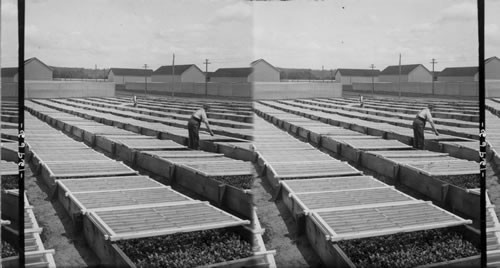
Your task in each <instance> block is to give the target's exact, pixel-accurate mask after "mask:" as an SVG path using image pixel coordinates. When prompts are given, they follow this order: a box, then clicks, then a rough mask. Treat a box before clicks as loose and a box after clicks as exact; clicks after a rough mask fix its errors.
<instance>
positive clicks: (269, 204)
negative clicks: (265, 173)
mask: <svg viewBox="0 0 500 268" xmlns="http://www.w3.org/2000/svg"><path fill="white" fill-rule="evenodd" d="M252 192H253V195H254V203H255V205H256V206H257V215H258V217H259V221H260V224H261V225H262V228H265V229H266V232H265V233H264V235H263V239H264V243H265V245H266V249H268V250H276V255H275V256H274V258H275V261H276V265H277V266H278V267H322V266H321V265H322V264H321V261H320V259H319V257H318V256H317V255H316V253H315V252H314V251H313V249H312V247H311V245H310V244H309V241H308V240H307V237H306V236H305V234H298V229H297V225H296V223H295V221H294V219H293V218H292V215H291V214H290V212H288V209H287V208H286V207H285V205H284V204H283V203H282V202H281V201H279V200H278V201H274V200H273V197H272V195H271V193H270V192H271V186H270V185H269V184H268V183H267V182H265V181H263V180H262V179H261V178H258V179H257V180H255V183H254V186H253V188H252Z"/></svg>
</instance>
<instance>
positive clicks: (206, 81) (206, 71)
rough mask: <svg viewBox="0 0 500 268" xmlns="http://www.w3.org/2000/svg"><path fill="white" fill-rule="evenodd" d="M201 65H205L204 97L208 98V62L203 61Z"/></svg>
mask: <svg viewBox="0 0 500 268" xmlns="http://www.w3.org/2000/svg"><path fill="white" fill-rule="evenodd" d="M203 64H205V96H208V65H209V64H210V62H209V61H208V59H205V62H204V63H203Z"/></svg>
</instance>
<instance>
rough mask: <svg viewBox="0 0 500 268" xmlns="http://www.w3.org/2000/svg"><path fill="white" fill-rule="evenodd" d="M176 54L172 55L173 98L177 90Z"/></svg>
mask: <svg viewBox="0 0 500 268" xmlns="http://www.w3.org/2000/svg"><path fill="white" fill-rule="evenodd" d="M174 78H175V53H173V54H172V97H173V96H175V94H174V90H175V87H174V85H175V80H174Z"/></svg>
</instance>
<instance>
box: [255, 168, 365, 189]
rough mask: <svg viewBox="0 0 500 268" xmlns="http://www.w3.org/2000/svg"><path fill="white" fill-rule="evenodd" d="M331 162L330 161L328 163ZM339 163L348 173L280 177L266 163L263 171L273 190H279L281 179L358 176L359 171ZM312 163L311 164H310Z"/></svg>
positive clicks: (319, 172)
mask: <svg viewBox="0 0 500 268" xmlns="http://www.w3.org/2000/svg"><path fill="white" fill-rule="evenodd" d="M329 162H332V161H329ZM338 162H339V163H343V164H344V165H345V166H346V168H348V167H349V168H350V170H349V171H347V170H345V171H341V172H332V171H326V172H322V171H318V172H310V173H309V174H305V173H304V174H287V175H280V174H278V173H277V172H276V171H275V169H274V168H273V166H272V165H270V164H268V163H266V170H265V173H264V174H265V176H266V177H267V179H268V182H269V183H270V185H271V187H273V188H274V189H275V190H277V189H279V182H280V180H282V179H283V178H287V179H300V178H319V177H335V176H356V175H360V174H361V171H359V170H356V169H355V168H353V167H351V166H350V165H349V164H347V163H346V162H341V161H338ZM311 163H313V162H311Z"/></svg>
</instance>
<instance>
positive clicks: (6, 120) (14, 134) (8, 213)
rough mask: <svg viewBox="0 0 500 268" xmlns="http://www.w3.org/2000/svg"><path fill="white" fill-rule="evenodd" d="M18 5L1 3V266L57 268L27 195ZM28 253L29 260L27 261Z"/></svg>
mask: <svg viewBox="0 0 500 268" xmlns="http://www.w3.org/2000/svg"><path fill="white" fill-rule="evenodd" d="M18 7H19V5H18V2H17V1H16V0H1V1H0V10H1V12H0V33H1V34H0V51H1V52H0V66H1V77H0V81H1V83H0V91H1V94H0V96H1V97H0V98H1V101H0V106H1V124H0V132H1V165H0V174H1V192H0V195H1V198H0V207H1V220H0V223H1V232H0V234H1V240H2V244H1V248H0V250H1V266H2V267H20V266H25V265H28V264H43V266H44V267H54V260H53V258H52V253H53V250H51V249H49V248H46V247H45V246H44V245H43V242H42V232H41V231H42V229H41V228H39V226H38V225H37V221H36V218H35V216H34V214H33V209H32V207H30V206H29V203H28V201H27V199H26V195H25V193H24V191H23V184H22V177H23V174H22V173H23V169H24V167H23V164H22V163H23V158H24V157H23V155H22V151H23V150H22V149H21V147H22V146H21V144H22V143H23V140H22V138H20V135H19V134H20V133H22V132H21V129H22V127H23V126H22V121H23V120H22V117H21V116H20V115H21V113H22V101H20V99H21V100H22V95H20V94H19V87H20V84H19V81H22V74H20V72H19V68H18V66H19V65H20V62H22V60H20V59H21V57H20V55H21V54H20V53H21V49H20V48H22V42H21V41H20V37H22V33H20V31H21V30H22V29H23V28H22V27H19V25H20V24H19V19H20V18H21V17H22V16H21V17H20V16H19V15H18V14H19V13H18ZM25 253H26V259H25V258H24V257H23V256H25ZM41 267H42V266H41Z"/></svg>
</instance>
